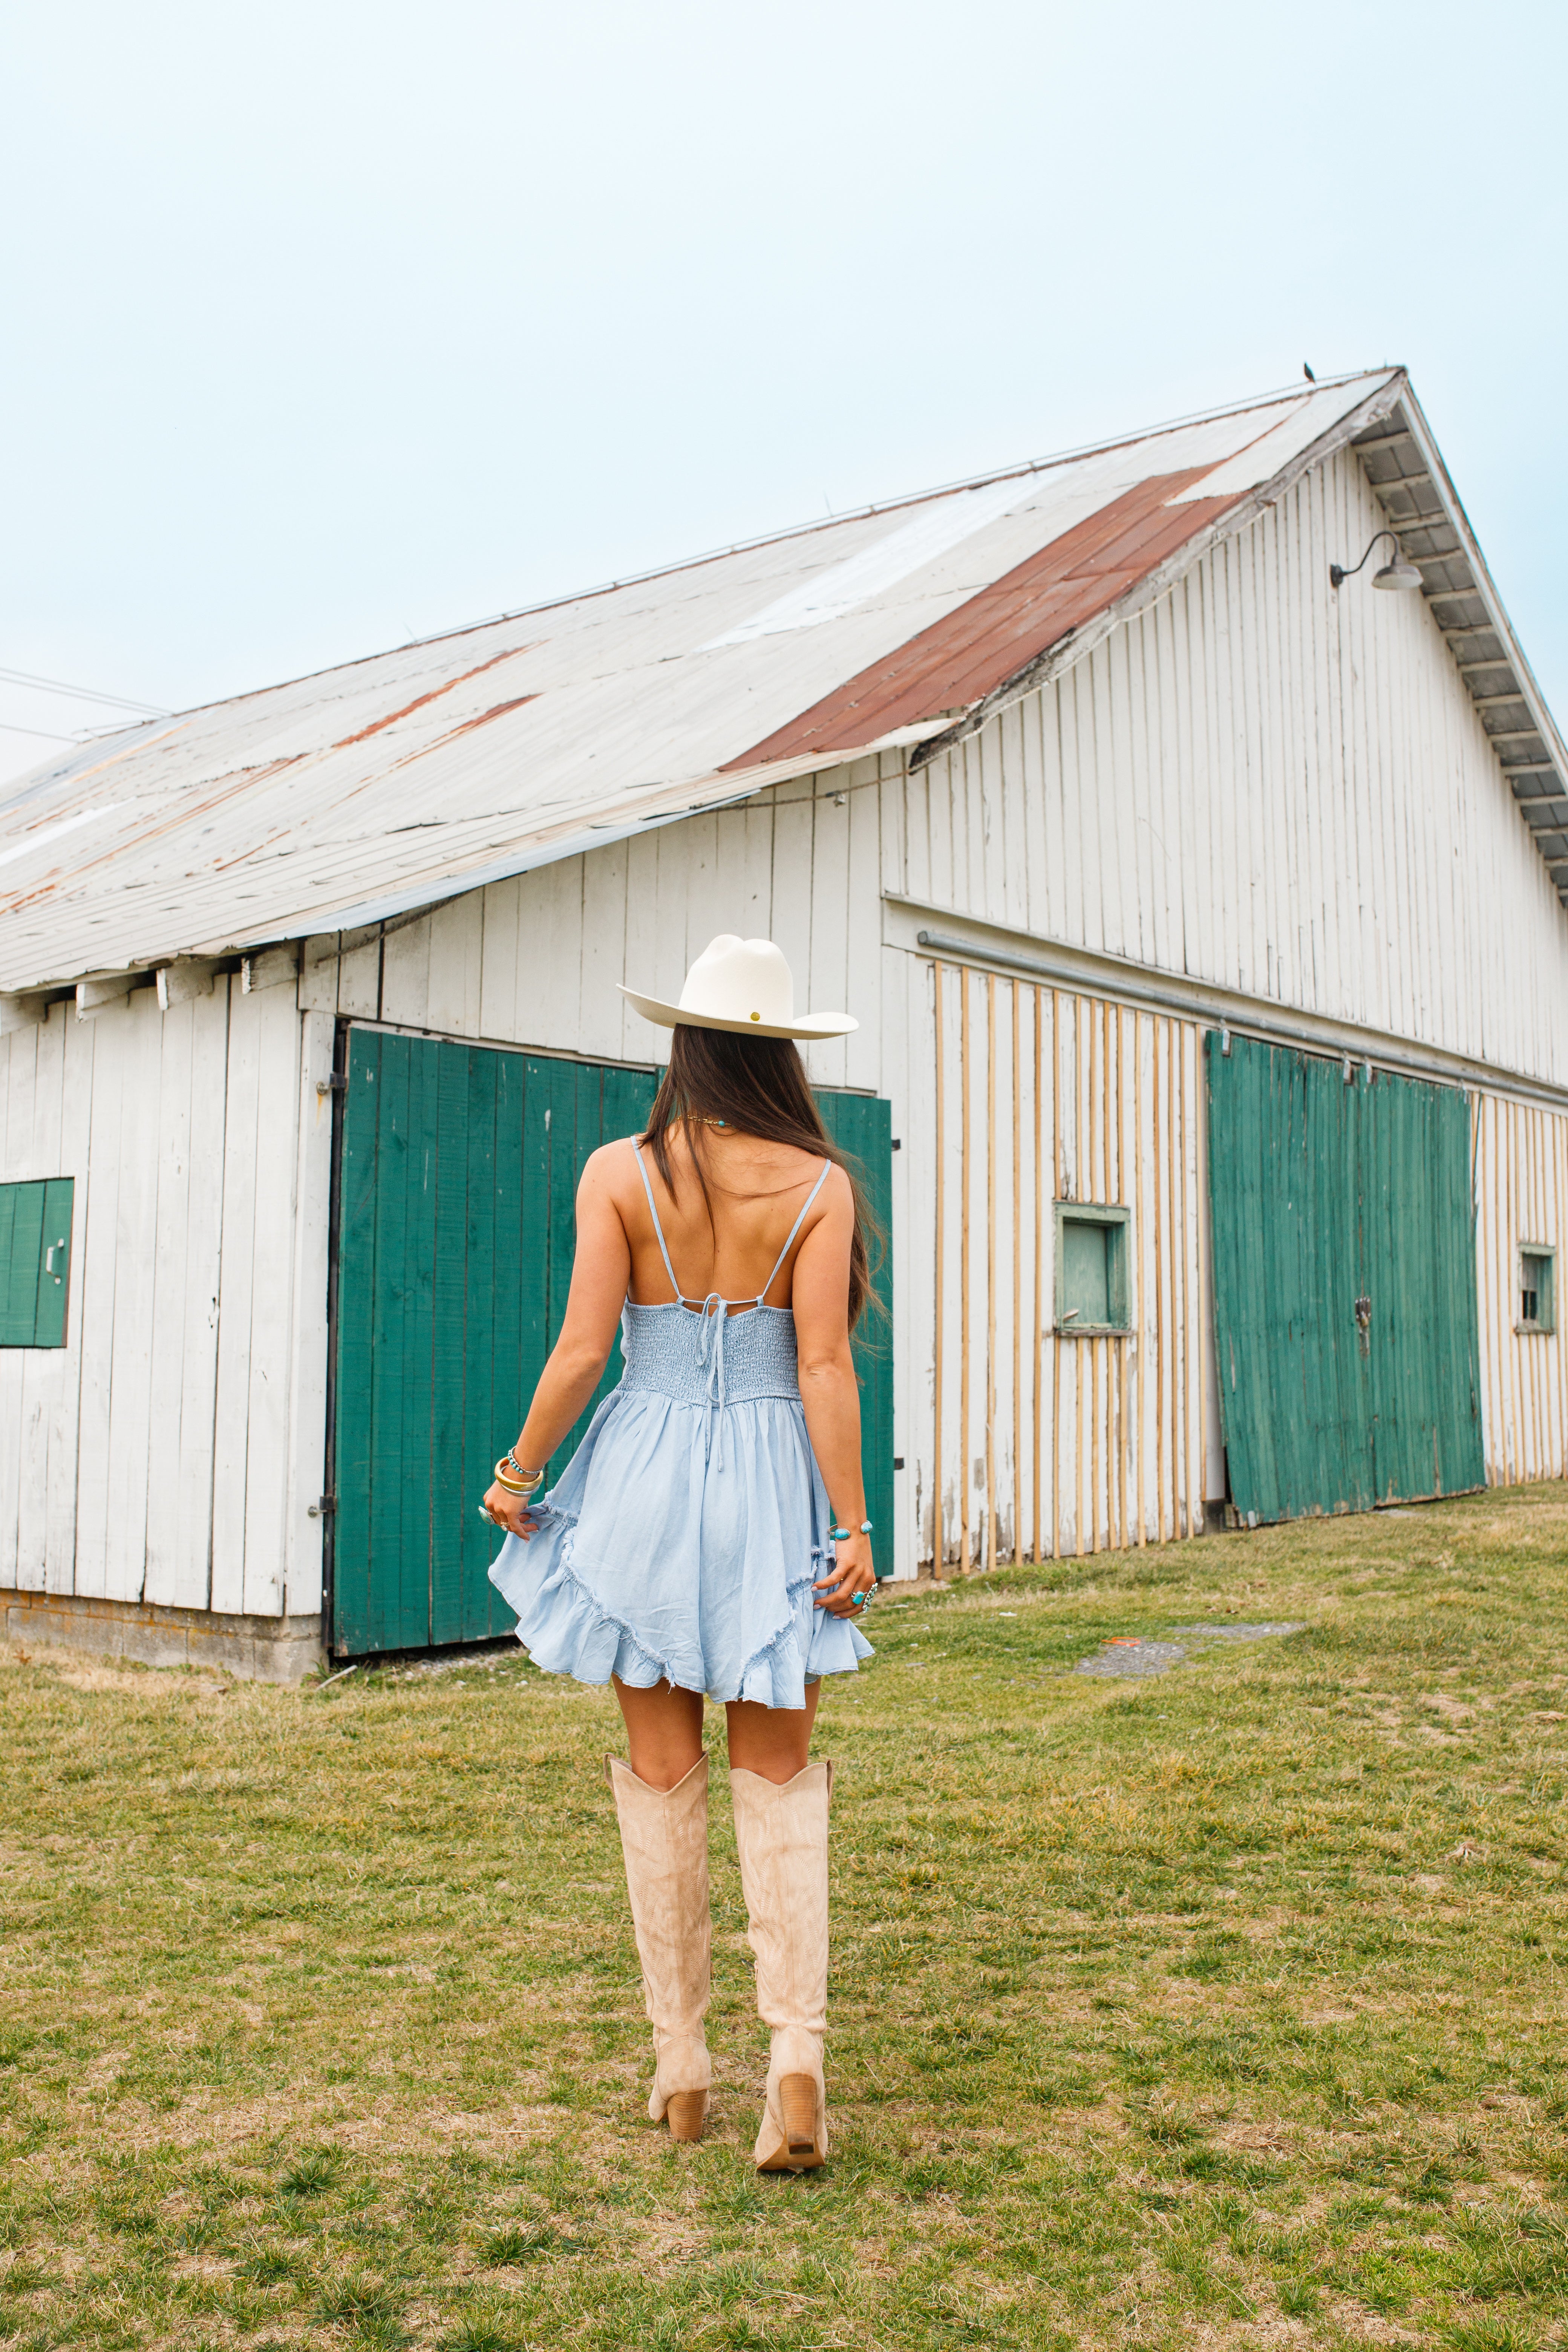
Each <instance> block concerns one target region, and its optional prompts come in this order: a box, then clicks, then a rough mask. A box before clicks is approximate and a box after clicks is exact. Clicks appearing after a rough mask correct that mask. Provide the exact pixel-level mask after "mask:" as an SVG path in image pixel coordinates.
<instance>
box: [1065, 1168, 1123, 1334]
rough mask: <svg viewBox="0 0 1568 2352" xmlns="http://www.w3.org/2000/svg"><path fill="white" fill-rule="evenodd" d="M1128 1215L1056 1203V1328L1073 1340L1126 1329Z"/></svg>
mask: <svg viewBox="0 0 1568 2352" xmlns="http://www.w3.org/2000/svg"><path fill="white" fill-rule="evenodd" d="M1129 1214H1130V1212H1129V1211H1128V1210H1126V1209H1116V1208H1096V1207H1090V1206H1087V1205H1086V1204H1085V1203H1083V1202H1079V1201H1058V1202H1057V1328H1058V1331H1060V1332H1062V1333H1064V1334H1065V1336H1066V1337H1068V1339H1071V1338H1074V1337H1075V1336H1076V1335H1077V1334H1079V1333H1080V1332H1084V1333H1087V1332H1099V1331H1125V1330H1126V1328H1127V1325H1128V1313H1127V1225H1128V1218H1129Z"/></svg>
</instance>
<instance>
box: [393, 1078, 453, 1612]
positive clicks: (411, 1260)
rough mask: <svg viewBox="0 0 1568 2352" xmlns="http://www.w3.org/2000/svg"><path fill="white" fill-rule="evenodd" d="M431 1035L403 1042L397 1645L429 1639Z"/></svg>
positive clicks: (434, 1102)
mask: <svg viewBox="0 0 1568 2352" xmlns="http://www.w3.org/2000/svg"><path fill="white" fill-rule="evenodd" d="M458 1052H460V1048H456V1047H450V1046H447V1047H442V1046H440V1045H436V1044H435V1043H434V1041H433V1040H431V1039H429V1038H411V1039H410V1040H409V1046H408V1097H407V1117H408V1153H407V1158H406V1160H405V1169H406V1171H407V1172H406V1177H405V1184H404V1193H403V1219H404V1222H403V1293H402V1298H401V1302H400V1305H401V1310H402V1311H401V1313H400V1315H399V1317H398V1323H397V1331H396V1335H395V1340H394V1345H395V1346H396V1347H398V1348H399V1349H401V1353H402V1358H403V1370H402V1417H403V1440H402V1445H401V1449H400V1472H401V1475H400V1477H399V1480H398V1496H397V1501H398V1528H397V1538H396V1541H397V1565H396V1586H397V1604H396V1605H397V1634H396V1641H395V1647H396V1648H398V1649H416V1648H422V1647H423V1646H424V1645H425V1643H427V1642H428V1641H429V1640H430V1638H431V1549H430V1548H431V1527H432V1522H433V1519H434V1517H435V1500H436V1496H435V1488H436V1483H437V1480H436V1469H435V1464H434V1462H433V1460H432V1452H433V1440H434V1435H435V1417H436V1363H435V1293H436V1244H437V1188H436V1163H437V1142H438V1105H439V1076H438V1068H437V1065H438V1062H439V1060H440V1058H441V1056H442V1055H443V1054H444V1053H445V1054H453V1055H456V1054H457V1053H458Z"/></svg>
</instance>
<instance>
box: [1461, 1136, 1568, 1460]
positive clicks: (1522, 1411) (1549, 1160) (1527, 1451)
mask: <svg viewBox="0 0 1568 2352" xmlns="http://www.w3.org/2000/svg"><path fill="white" fill-rule="evenodd" d="M1471 1116H1472V1118H1473V1121H1474V1130H1473V1139H1474V1153H1475V1190H1476V1262H1477V1272H1478V1276H1479V1294H1480V1313H1481V1386H1482V1393H1483V1395H1484V1397H1485V1399H1486V1407H1485V1413H1484V1421H1485V1427H1486V1454H1487V1477H1488V1480H1489V1483H1490V1484H1491V1485H1492V1486H1512V1485H1515V1484H1516V1483H1518V1482H1519V1481H1520V1480H1521V1479H1526V1478H1563V1477H1568V1329H1565V1328H1564V1307H1565V1306H1568V1295H1565V1294H1568V1214H1565V1213H1568V1118H1564V1117H1563V1115H1562V1114H1561V1113H1559V1112H1553V1111H1549V1110H1542V1109H1536V1108H1532V1107H1531V1105H1530V1104H1528V1103H1518V1102H1505V1101H1503V1100H1502V1099H1500V1097H1498V1096H1496V1095H1485V1094H1478V1095H1476V1096H1474V1097H1472V1102H1471ZM1525 1242H1542V1243H1545V1244H1547V1245H1548V1246H1551V1247H1554V1248H1555V1249H1556V1252H1557V1263H1556V1275H1557V1301H1556V1305H1557V1328H1556V1330H1555V1331H1553V1332H1544V1331H1521V1330H1520V1329H1518V1328H1517V1326H1518V1322H1519V1315H1520V1305H1521V1301H1520V1281H1519V1253H1520V1247H1521V1244H1522V1243H1525Z"/></svg>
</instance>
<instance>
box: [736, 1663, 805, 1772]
mask: <svg viewBox="0 0 1568 2352" xmlns="http://www.w3.org/2000/svg"><path fill="white" fill-rule="evenodd" d="M821 1688H822V1685H821V1684H820V1683H807V1685H806V1686H805V1706H804V1707H802V1708H801V1709H799V1711H798V1712H797V1711H796V1709H795V1708H794V1707H784V1706H758V1705H757V1703H756V1701H755V1700H754V1699H749V1698H740V1699H731V1702H730V1704H729V1706H727V1707H726V1708H725V1710H724V1713H725V1715H726V1716H727V1717H728V1718H729V1730H730V1762H731V1767H733V1768H736V1769H739V1770H741V1771H742V1772H754V1773H755V1774H756V1776H757V1778H758V1780H771V1781H772V1782H773V1785H774V1787H775V1788H782V1787H783V1786H784V1782H785V1781H786V1780H794V1779H795V1774H796V1773H797V1772H804V1771H805V1768H806V1764H807V1762H808V1760H809V1759H810V1754H811V1727H812V1725H813V1724H814V1723H815V1722H816V1700H817V1694H818V1693H819V1691H820V1690H821Z"/></svg>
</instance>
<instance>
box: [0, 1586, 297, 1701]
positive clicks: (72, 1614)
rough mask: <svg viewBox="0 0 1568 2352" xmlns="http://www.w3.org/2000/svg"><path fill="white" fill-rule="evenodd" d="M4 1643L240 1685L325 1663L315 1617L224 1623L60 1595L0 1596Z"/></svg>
mask: <svg viewBox="0 0 1568 2352" xmlns="http://www.w3.org/2000/svg"><path fill="white" fill-rule="evenodd" d="M0 1607H3V1608H4V1611H5V1637H6V1639H7V1640H9V1641H13V1642H58V1643H63V1644H64V1645H65V1647H66V1648H68V1649H72V1650H91V1651H94V1652H96V1654H98V1655H99V1656H100V1657H110V1658H136V1659H139V1660H140V1662H141V1663H142V1664H143V1665H146V1666H216V1667H219V1668H221V1669H222V1671H223V1672H224V1673H226V1674H230V1675H238V1676H239V1677H240V1679H241V1680H242V1681H244V1682H257V1683H297V1682H302V1681H303V1680H304V1678H305V1676H306V1675H308V1674H310V1672H311V1670H312V1669H313V1668H314V1667H316V1666H319V1665H321V1664H322V1663H323V1662H324V1660H325V1658H326V1649H325V1646H324V1644H323V1643H322V1640H321V1618H320V1616H319V1615H318V1616H315V1617H223V1616H218V1615H216V1613H215V1612H213V1611H212V1610H210V1609H163V1608H158V1607H155V1606H154V1605H153V1603H152V1602H151V1601H84V1600H80V1599H79V1598H78V1597H77V1596H76V1595H75V1594H72V1593H64V1592H18V1591H0Z"/></svg>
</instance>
